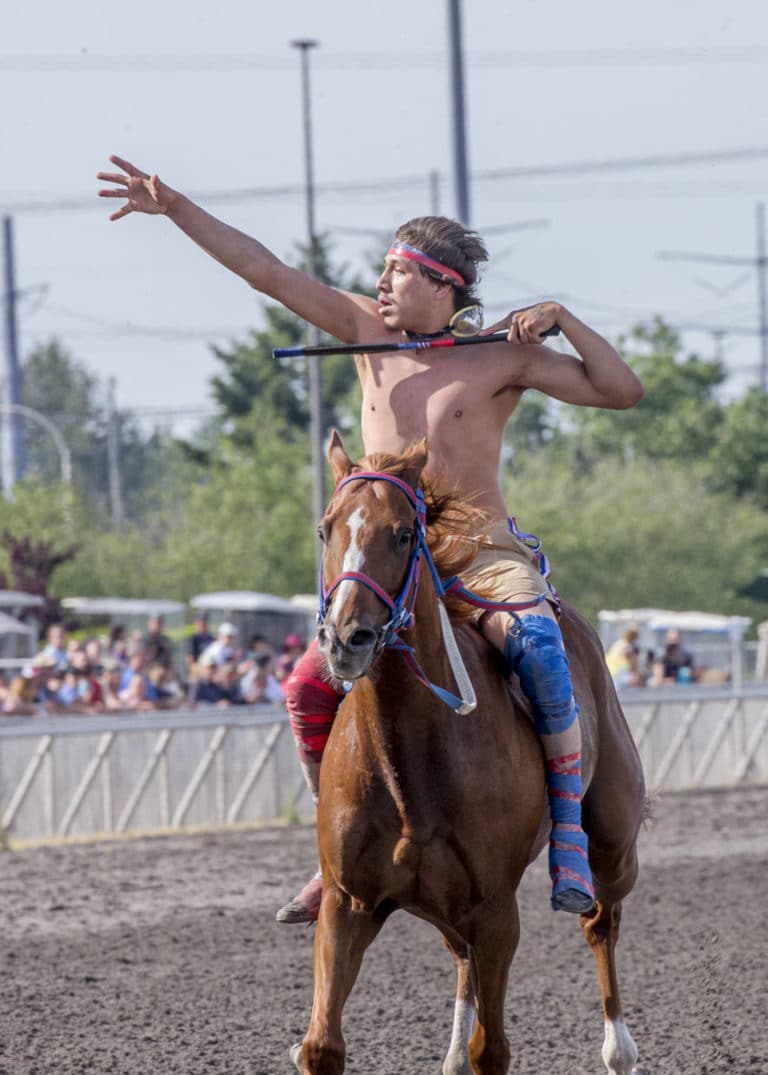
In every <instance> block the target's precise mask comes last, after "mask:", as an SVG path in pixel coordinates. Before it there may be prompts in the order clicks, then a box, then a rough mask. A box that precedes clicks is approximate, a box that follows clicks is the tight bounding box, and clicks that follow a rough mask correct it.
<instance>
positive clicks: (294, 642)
mask: <svg viewBox="0 0 768 1075" xmlns="http://www.w3.org/2000/svg"><path fill="white" fill-rule="evenodd" d="M298 646H301V647H302V648H303V647H304V641H303V639H302V638H301V637H300V636H299V635H288V637H287V638H286V640H285V642H283V647H284V648H285V649H294V648H295V647H298Z"/></svg>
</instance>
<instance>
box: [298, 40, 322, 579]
mask: <svg viewBox="0 0 768 1075" xmlns="http://www.w3.org/2000/svg"><path fill="white" fill-rule="evenodd" d="M318 45H319V42H318V41H312V40H309V39H307V38H303V39H301V40H297V41H291V47H292V48H295V49H298V50H299V52H300V55H301V89H302V116H303V126H304V175H305V194H306V207H307V241H308V243H309V264H310V271H311V273H312V275H313V276H314V277H318V276H319V275H320V273H319V268H320V267H319V264H318V244H317V232H316V230H315V177H314V165H313V160H312V111H311V97H310V86H309V50H310V49H313V48H316V47H317V46H318ZM309 343H310V346H311V347H316V346H318V344H319V343H320V330H319V329H318V328H317V327H316V326H315V325H310V328H309ZM307 370H308V374H309V410H310V437H311V442H312V475H313V482H312V512H313V515H314V518H315V520H316V521H318V522H319V521H320V519H322V517H323V514H324V512H325V461H324V458H323V395H322V384H321V380H320V362H319V360H318V359H317V358H311V357H309V358H307ZM320 556H321V551H320V546H319V544H318V543H315V560H316V562H317V564H318V566H319V563H320Z"/></svg>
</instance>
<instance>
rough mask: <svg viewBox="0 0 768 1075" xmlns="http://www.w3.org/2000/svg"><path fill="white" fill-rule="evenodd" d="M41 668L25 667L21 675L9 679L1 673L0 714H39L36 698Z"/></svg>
mask: <svg viewBox="0 0 768 1075" xmlns="http://www.w3.org/2000/svg"><path fill="white" fill-rule="evenodd" d="M40 675H41V672H40V670H39V669H32V668H29V669H27V668H25V669H24V671H23V672H22V674H21V675H20V676H13V678H11V679H9V677H8V676H7V675H5V674H4V673H0V716H5V717H34V716H35V715H36V714H37V711H38V710H37V706H36V704H35V698H36V696H37V688H38V684H37V679H38V678H39V677H40Z"/></svg>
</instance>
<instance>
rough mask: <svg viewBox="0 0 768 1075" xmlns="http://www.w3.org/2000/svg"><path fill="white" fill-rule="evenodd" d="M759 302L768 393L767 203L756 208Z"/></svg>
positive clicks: (764, 382)
mask: <svg viewBox="0 0 768 1075" xmlns="http://www.w3.org/2000/svg"><path fill="white" fill-rule="evenodd" d="M755 223H756V231H757V257H756V259H755V265H756V267H757V301H758V304H759V310H760V387H761V388H762V390H763V392H767V393H768V272H767V271H766V270H768V257H767V256H766V250H765V203H764V202H758V203H757V208H756V221H755Z"/></svg>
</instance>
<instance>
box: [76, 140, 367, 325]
mask: <svg viewBox="0 0 768 1075" xmlns="http://www.w3.org/2000/svg"><path fill="white" fill-rule="evenodd" d="M109 159H110V161H111V162H112V163H113V164H114V165H116V166H117V167H118V168H120V169H121V171H119V172H99V173H98V174H97V178H98V179H101V180H102V181H103V182H106V183H111V184H113V186H112V187H111V188H109V189H105V190H100V191H99V197H101V198H120V199H123V203H124V204H122V205H121V206H120V208H118V209H117V210H116V211H115V212H114V213H112V214H111V216H110V218H109V219H110V220H121V219H122V218H123V217H125V216H128V215H129V214H130V213H147V214H149V215H162V216H167V217H168V218H169V219H170V220H172V221H173V223H174V224H176V226H177V227H178V228H179V229H180V230H181V231H183V232H184V234H185V235H188V236H189V238H190V239H192V240H193V241H194V242H195V243H197V245H198V246H200V247H201V248H202V249H203V250H205V252H206V253H207V254H210V256H211V257H213V258H215V259H216V261H219V262H220V263H221V264H222V265H224V266H225V267H226V268H227V269H229V270H230V271H231V272H233V273H236V274H237V275H238V276H240V277H242V279H243V280H245V281H246V283H248V284H250V286H251V287H253V288H255V289H256V290H257V291H260V292H262V293H263V294H265V295H269V296H270V298H273V299H276V300H277V301H278V302H281V303H282V304H283V305H284V306H287V307H288V309H289V310H292V311H293V312H294V313H295V314H298V316H299V317H302V318H303V319H304V320H305V321H308V322H309V323H310V324H312V325H317V326H318V328H321V329H323V330H324V331H325V332H328V333H330V334H331V335H332V336H335V337H336V338H337V339H340V340H343V341H344V342H346V343H357V342H359V341H361V340H365V339H367V340H371V339H375V338H376V336H377V333H379V334H383V325H379V324H378V322H379V318H378V314H377V312H376V303H375V302H374V301H373V300H372V299H369V298H367V297H365V296H363V295H353V294H350V293H349V292H345V291H338V290H336V288H332V287H329V286H328V285H327V284H323V283H321V282H320V281H319V280H315V279H313V277H311V276H309V275H308V274H307V273H303V272H301V271H300V270H299V269H294V268H291V266H289V265H286V264H285V263H284V262H282V261H281V260H280V259H279V258H278V257H276V256H275V254H273V253H272V251H271V250H268V249H267V247H266V246H264V245H263V243H260V242H259V241H258V239H254V238H252V237H251V236H249V235H246V234H245V233H244V232H241V231H238V230H237V228H232V227H230V225H229V224H225V223H224V222H223V221H221V220H218V219H217V218H216V217H214V216H211V214H210V213H207V212H206V211H205V210H204V209H202V208H201V207H200V206H199V205H196V204H195V203H194V202H193V201H191V200H190V199H189V198H187V197H186V196H185V195H184V194H181V193H180V192H179V191H176V190H173V188H172V187H169V186H168V185H167V184H165V183H163V182H162V181H161V180H160V179H159V178H158V176H156V175H148V174H147V173H146V172H142V171H141V170H140V169H139V168H137V167H136V166H135V165H133V164H131V163H130V161H126V160H123V159H122V157H117V156H111V157H110V158H109Z"/></svg>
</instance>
